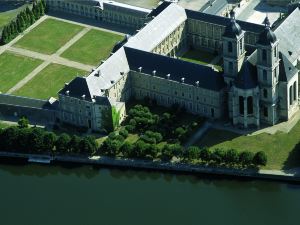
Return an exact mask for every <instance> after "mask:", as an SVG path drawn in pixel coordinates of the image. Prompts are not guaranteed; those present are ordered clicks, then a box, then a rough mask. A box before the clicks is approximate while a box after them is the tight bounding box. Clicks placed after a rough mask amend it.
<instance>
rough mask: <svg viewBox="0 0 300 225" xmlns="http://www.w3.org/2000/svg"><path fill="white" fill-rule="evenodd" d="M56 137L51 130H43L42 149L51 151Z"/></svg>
mask: <svg viewBox="0 0 300 225" xmlns="http://www.w3.org/2000/svg"><path fill="white" fill-rule="evenodd" d="M56 140H57V137H56V135H55V133H53V132H45V133H44V138H43V150H44V151H51V152H52V151H53V149H54V147H55V142H56Z"/></svg>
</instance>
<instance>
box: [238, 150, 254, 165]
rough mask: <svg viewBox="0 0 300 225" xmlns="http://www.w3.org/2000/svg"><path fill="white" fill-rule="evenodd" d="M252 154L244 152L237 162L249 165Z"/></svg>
mask: <svg viewBox="0 0 300 225" xmlns="http://www.w3.org/2000/svg"><path fill="white" fill-rule="evenodd" d="M253 157H254V154H253V153H252V152H249V151H244V152H241V153H240V156H239V160H240V163H242V164H243V165H249V164H251V163H252V161H253Z"/></svg>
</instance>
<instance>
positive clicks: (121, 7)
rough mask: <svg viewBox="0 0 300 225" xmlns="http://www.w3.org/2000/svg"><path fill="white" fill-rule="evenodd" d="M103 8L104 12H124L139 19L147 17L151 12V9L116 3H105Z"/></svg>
mask: <svg viewBox="0 0 300 225" xmlns="http://www.w3.org/2000/svg"><path fill="white" fill-rule="evenodd" d="M103 8H104V10H107V9H109V10H113V11H115V12H123V13H127V14H130V15H136V16H137V17H146V16H147V15H148V14H149V13H150V12H151V10H150V9H145V8H142V7H137V6H133V5H128V4H124V3H120V2H114V1H103Z"/></svg>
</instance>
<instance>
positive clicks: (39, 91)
mask: <svg viewBox="0 0 300 225" xmlns="http://www.w3.org/2000/svg"><path fill="white" fill-rule="evenodd" d="M86 73H87V72H86V71H82V70H78V69H75V68H71V67H67V66H62V65H58V64H50V65H49V66H47V67H46V68H45V69H44V70H42V71H41V72H40V73H39V74H37V75H36V76H35V77H34V78H33V79H32V80H30V81H29V82H28V83H27V84H25V85H24V86H23V87H21V88H20V89H19V90H17V91H16V92H14V94H15V95H21V96H26V97H32V98H39V99H48V98H49V97H57V92H58V91H59V90H60V89H61V88H63V86H64V84H65V83H66V82H69V81H70V80H72V79H73V78H74V77H76V75H85V74H86Z"/></svg>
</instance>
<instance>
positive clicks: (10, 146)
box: [0, 127, 19, 151]
mask: <svg viewBox="0 0 300 225" xmlns="http://www.w3.org/2000/svg"><path fill="white" fill-rule="evenodd" d="M18 134H19V128H18V127H8V128H6V129H4V131H3V132H2V133H1V138H0V140H1V141H0V145H1V149H3V150H5V151H15V150H16V149H17V147H18V145H17V143H18V142H17V141H18Z"/></svg>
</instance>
